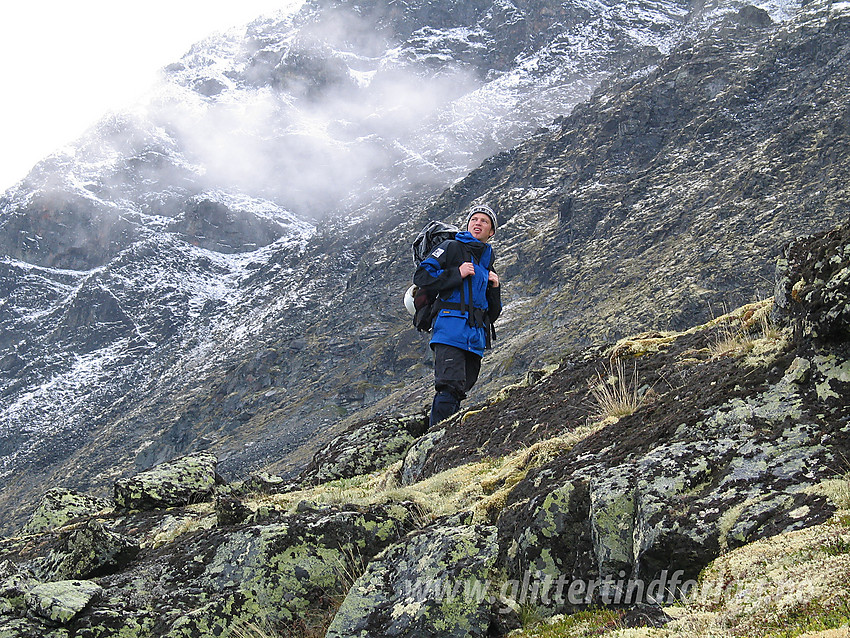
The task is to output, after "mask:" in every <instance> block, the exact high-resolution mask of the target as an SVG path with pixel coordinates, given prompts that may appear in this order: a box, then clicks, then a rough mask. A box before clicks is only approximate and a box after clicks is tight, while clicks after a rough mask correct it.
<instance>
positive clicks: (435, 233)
mask: <svg viewBox="0 0 850 638" xmlns="http://www.w3.org/2000/svg"><path fill="white" fill-rule="evenodd" d="M458 232H459V229H458V228H457V226H452V225H451V224H446V223H443V222H438V221H431V222H428V223H427V224H426V225H425V228H423V229H422V230H421V231H419V234H418V235H417V236H416V239H414V240H413V263H414V264H416V267H417V268H418V267H419V264H420V263H422V260H423V259H425V258H426V257H428V255H430V254H431V251H432V250H434V249H435V248H436V247H437V246H439V245H440V244H442V243H443V242H444V241H446V240H448V239H454V238H455V235H457V233H458ZM408 294H410V295H411V296H412V297H413V308H414V310H413V325H414V327H415V328H416V329H417V330H420V331H422V332H430V331H431V321H432V320H433V319H434V302H435V301H436V300H437V291H436V290H429V289H428V288H420V287H418V286H411V288H410V289H409V290H408Z"/></svg>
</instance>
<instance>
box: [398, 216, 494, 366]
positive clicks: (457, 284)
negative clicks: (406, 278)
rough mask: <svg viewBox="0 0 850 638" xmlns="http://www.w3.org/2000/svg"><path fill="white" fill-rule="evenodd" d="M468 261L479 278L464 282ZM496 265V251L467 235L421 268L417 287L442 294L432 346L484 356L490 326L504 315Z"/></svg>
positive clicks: (442, 246)
mask: <svg viewBox="0 0 850 638" xmlns="http://www.w3.org/2000/svg"><path fill="white" fill-rule="evenodd" d="M465 261H471V262H472V263H473V264H474V265H475V274H474V275H472V276H470V277H467V278H466V279H462V278H461V276H460V271H459V270H458V268H459V267H460V265H461V264H462V263H463V262H465ZM493 261H494V257H493V249H492V247H491V246H490V245H489V244H485V243H483V242H480V241H478V240H477V239H475V237H473V236H472V235H471V234H470V233H469V232H466V231H464V232H460V233H458V234H457V235H456V236H455V238H454V239H453V240H449V241H444V242H443V243H442V244H440V245H439V246H437V247H436V248H435V249H434V250H432V251H431V254H430V255H429V256H428V257H426V258H425V259H424V260H422V263H421V264H419V268H417V269H416V273H415V274H414V275H413V283H415V284H416V285H417V286H419V287H421V288H425V287H430V288H431V289H433V290H436V291H437V292H439V297H438V299H437V304H438V308H439V310H438V312H437V315H436V317H435V318H434V323H433V326H432V328H431V345H432V346H433V345H434V344H435V343H442V344H445V345H448V346H454V347H456V348H460V349H461V350H467V351H468V352H473V353H475V354H477V355H478V356H482V355H483V354H484V348H485V347H486V345H487V334H488V332H487V331H488V330H489V326H490V325H492V323H493V322H494V321H495V320H496V318H497V317H498V316H499V314H500V313H501V311H502V301H501V292H500V289H499V288H493V287H492V286H490V285H489V271H490V270H491V269H492V267H493ZM470 291H471V296H470Z"/></svg>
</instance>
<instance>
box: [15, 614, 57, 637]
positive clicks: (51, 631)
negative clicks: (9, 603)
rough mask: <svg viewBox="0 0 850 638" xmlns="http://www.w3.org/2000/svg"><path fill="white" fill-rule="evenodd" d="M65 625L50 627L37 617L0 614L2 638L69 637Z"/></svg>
mask: <svg viewBox="0 0 850 638" xmlns="http://www.w3.org/2000/svg"><path fill="white" fill-rule="evenodd" d="M69 637H70V633H69V632H68V630H67V629H65V628H64V627H50V626H48V625H46V624H45V623H43V622H40V621H39V620H38V619H35V618H17V617H8V618H7V617H4V616H0V638H69Z"/></svg>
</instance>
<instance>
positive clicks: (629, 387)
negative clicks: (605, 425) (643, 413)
mask: <svg viewBox="0 0 850 638" xmlns="http://www.w3.org/2000/svg"><path fill="white" fill-rule="evenodd" d="M603 373H604V374H603ZM588 385H589V387H590V394H591V396H592V397H593V400H594V412H593V416H595V417H596V418H598V419H602V420H604V419H608V418H612V417H613V418H620V417H624V416H628V415H630V414H634V413H635V412H637V411H638V409H639V408H640V407H641V406H642V405H644V403H645V395H644V394H641V392H640V384H639V375H638V371H637V363H636V362H635V364H634V368H633V369H632V375H631V379H627V378H626V370H625V364H624V363H623V360H622V359H616V363H614V362H613V361H612V363H611V364H610V366H606V367H605V368H604V369H603V371H602V372H600V371H598V370H597V371H596V377H595V378H594V379H592V380H591V381H589V382H588Z"/></svg>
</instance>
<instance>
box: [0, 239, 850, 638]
mask: <svg viewBox="0 0 850 638" xmlns="http://www.w3.org/2000/svg"><path fill="white" fill-rule="evenodd" d="M848 275H850V225H846V224H845V225H844V226H843V227H841V228H839V229H835V230H833V231H829V232H826V233H820V234H818V235H815V236H813V237H809V238H806V239H803V240H800V241H798V242H795V243H794V244H792V245H791V246H790V247H789V248H788V250H787V251H785V252H784V254H783V256H782V258H781V259H780V261H779V263H778V268H777V279H776V296H775V299H772V300H767V301H763V302H758V303H754V304H749V305H747V306H744V307H742V308H740V309H736V310H735V311H733V312H730V313H728V314H726V315H724V316H722V317H719V318H716V319H714V320H712V321H710V322H708V323H706V324H703V325H700V326H694V327H692V328H689V329H688V330H685V331H679V332H674V331H668V332H652V333H644V334H640V335H633V336H631V337H629V338H625V339H622V340H619V341H617V342H615V343H608V344H605V345H601V346H589V347H587V348H584V349H581V350H579V351H577V352H575V353H573V354H571V355H569V356H567V357H566V358H564V359H563V360H561V361H560V362H559V363H558V365H557V366H552V367H550V368H549V369H547V370H539V371H534V372H532V373H530V374H529V375H528V376H527V378H526V379H525V380H524V382H523V383H519V384H516V385H514V386H512V387H510V388H504V389H503V391H502V392H501V393H499V394H498V395H496V396H493V397H490V398H489V400H488V401H486V402H485V403H484V404H483V405H481V406H480V407H479V409H477V410H471V411H464V412H462V413H459V414H457V415H455V416H453V417H452V418H451V419H449V420H447V421H445V422H443V423H441V424H439V425H438V426H436V427H435V428H432V429H430V430H428V431H424V428H422V427H421V425H422V424H423V422H424V419H423V417H422V415H410V416H408V417H406V418H384V419H380V420H377V421H365V422H362V423H360V424H357V425H355V426H353V427H351V428H350V429H349V430H348V431H347V432H346V433H344V435H343V436H340V437H337V438H336V439H335V440H334V441H333V443H332V445H330V446H329V447H328V448H327V449H325V450H323V451H322V452H321V453H320V454H317V455H316V456H315V457H314V459H313V462H312V463H311V464H310V466H309V467H308V468H306V469H305V471H304V472H303V473H302V474H301V476H299V477H298V479H297V480H294V481H286V480H284V479H283V478H281V477H275V476H271V475H269V474H268V473H257V474H254V475H252V476H251V477H249V478H248V480H246V481H240V482H232V483H228V482H226V481H224V480H222V479H221V477H219V476H218V475H217V473H216V465H217V460H216V457H215V456H214V455H213V454H210V453H208V452H199V453H195V454H192V455H189V456H187V457H184V458H181V459H177V460H175V461H171V462H168V463H164V464H162V465H159V466H156V467H155V468H153V469H151V470H148V471H146V472H142V473H140V474H138V475H136V476H133V477H127V478H122V479H119V480H118V481H116V482H115V483H114V486H113V494H112V497H111V498H110V499H98V498H95V497H93V496H91V495H85V494H81V493H79V492H74V491H70V490H65V489H61V488H59V489H53V490H50V491H49V492H48V493H47V494H45V495H44V498H43V499H42V501H41V504H40V506H39V507H38V509H37V510H36V511H35V512H34V513H33V515H32V516H31V517H30V519H29V521H28V522H27V525H26V527H25V528H24V530H23V534H22V535H19V536H17V537H10V538H5V539H0V636H15V637H24V636H51V637H52V638H66V637H68V638H71V637H74V638H77V637H91V636H100V637H107V636H123V637H125V638H129V637H138V638H143V637H144V638H147V637H153V636H170V637H175V638H176V637H178V636H185V637H198V638H200V637H202V636H219V635H220V636H234V637H237V636H243V637H244V636H251V637H255V638H261V637H265V638H270V637H273V636H286V637H288V636H302V637H303V636H326V637H327V638H350V637H354V636H358V637H359V638H370V637H375V638H379V637H384V636H400V637H409V638H414V637H419V636H433V637H435V638H436V637H449V636H481V637H484V636H494V635H504V634H505V633H506V632H508V631H511V630H513V629H515V628H516V629H520V628H521V629H522V630H523V631H522V633H521V634H520V635H522V636H536V635H541V636H549V637H550V638H553V637H567V636H580V635H585V636H586V635H590V634H592V635H608V633H607V631H606V630H618V629H619V630H622V629H624V628H635V627H642V628H643V630H642V631H643V633H640V634H636V633H628V634H623V633H620V632H618V631H612V632H611V635H620V636H622V635H630V636H631V635H643V636H667V637H670V636H694V635H712V636H736V635H758V636H763V637H765V638H766V637H772V636H789V635H791V636H797V635H801V634H803V632H806V631H810V630H830V629H835V628H844V629H843V631H846V628H847V627H848V626H850V610H848V608H847V595H848V589H847V587H848V585H847V583H848V581H847V573H848V570H850V482H849V481H848V476H850V474H848V470H847V467H846V456H847V454H848V452H850V403H848V402H847V400H846V397H847V396H848V392H850V348H848V343H850V339H849V338H850V306H848V300H850V277H848ZM375 433H377V434H378V435H377V436H375V435H374V434H375ZM370 434H372V436H370ZM674 603H678V604H674ZM588 610H595V611H588ZM577 612H578V613H577ZM556 614H559V615H558V616H557V617H554V616H555V615H556ZM563 614H567V615H566V616H564V615H563ZM553 617H554V618H553ZM547 618H551V619H552V620H551V622H552V623H553V624H550V625H543V627H542V628H541V627H539V626H537V624H536V623H539V622H540V621H542V620H545V619H547ZM840 631H841V630H839V632H840ZM806 635H807V636H810V635H818V636H823V637H826V636H832V635H841V634H840V633H824V634H809V633H807V634H806Z"/></svg>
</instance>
